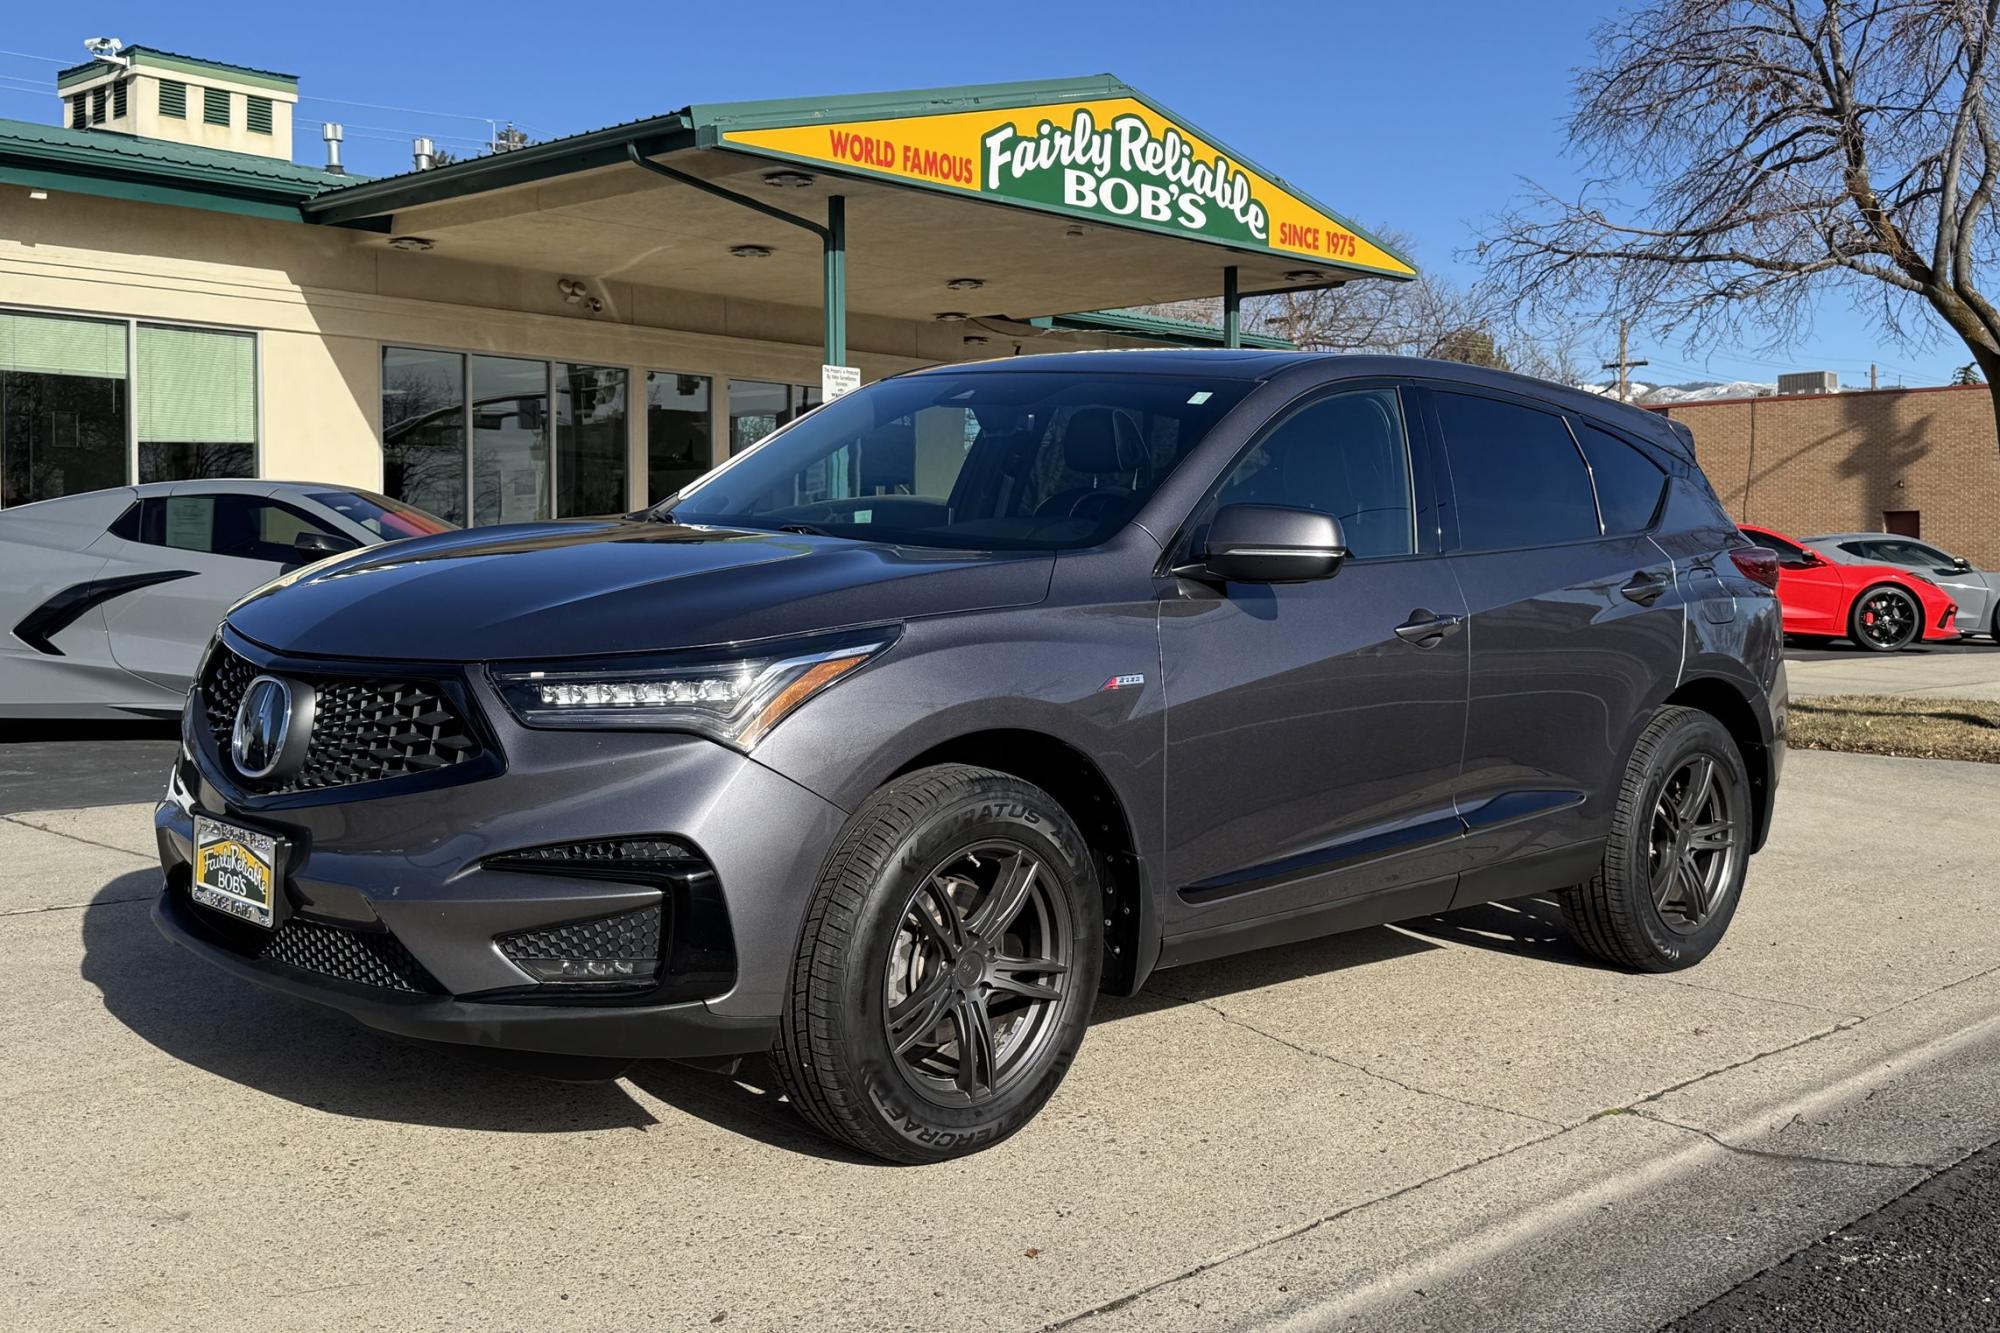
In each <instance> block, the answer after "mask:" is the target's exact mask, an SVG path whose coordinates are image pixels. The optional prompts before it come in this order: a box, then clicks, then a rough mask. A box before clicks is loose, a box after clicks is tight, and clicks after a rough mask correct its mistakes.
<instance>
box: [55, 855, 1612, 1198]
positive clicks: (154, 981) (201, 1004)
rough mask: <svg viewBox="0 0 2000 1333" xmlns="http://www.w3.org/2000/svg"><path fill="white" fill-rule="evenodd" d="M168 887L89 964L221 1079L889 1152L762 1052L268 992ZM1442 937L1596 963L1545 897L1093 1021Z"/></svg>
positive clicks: (787, 1147) (1188, 982)
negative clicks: (554, 1054) (163, 906)
mask: <svg viewBox="0 0 2000 1333" xmlns="http://www.w3.org/2000/svg"><path fill="white" fill-rule="evenodd" d="M158 884H159V876H158V875H157V873H155V872H152V871H139V872H135V873H133V874H129V875H123V876H120V877H119V878H118V879H116V880H113V881H112V882H111V883H109V884H107V885H106V886H105V887H104V888H103V889H102V890H100V891H99V892H98V894H97V895H96V897H95V898H94V899H93V900H92V903H91V906H90V908H89V910H87V911H85V912H84V913H83V964H82V969H81V970H82V975H83V978H84V980H86V981H88V982H89V983H90V984H92V985H93V986H95V987H96V988H97V990H98V992H99V993H100V994H101V995H102V996H103V1000H104V1007H105V1010H106V1011H107V1012H108V1013H109V1014H110V1015H111V1016H112V1017H113V1018H115V1019H117V1020H118V1021H119V1022H121V1023H123V1024H124V1025H125V1026H126V1027H127V1028H128V1029H130V1030H131V1031H132V1032H134V1033H135V1034H137V1035H138V1036H139V1037H141V1038H143V1039H144V1040H146V1041H147V1042H149V1043H150V1044H152V1045H153V1046H154V1047H156V1048H158V1049H159V1050H161V1051H163V1052H165V1053H166V1054H168V1055H170V1056H172V1057H173V1058H175V1059H177V1060H182V1061H185V1062H186V1063H188V1064H191V1065H193V1066H195V1067H196V1068H199V1069H203V1070H206V1071H208V1072H209V1073H211V1074H214V1075H216V1076H218V1077H220V1078H226V1079H228V1080H230V1081H231V1082H234V1083H239V1084H242V1085H244V1086H246V1087H251V1088H255V1089H257V1090H258V1091H260V1092H264V1093H268V1094H269V1095H271V1096H273V1097H281V1098H283V1099H285V1100H287V1101H290V1102H294V1103H296V1104H298V1105H300V1106H310V1107H313V1108H314V1109H316V1110H321V1111H326V1112H329V1113H330V1114H334V1115H345V1116H356V1117H361V1118H366V1119H371V1120H383V1121H389V1122H394V1123H401V1124H412V1125H427V1126H435V1127H439V1128H450V1129H473V1130H490V1131H505V1132H515V1133H565V1132H572V1131H580V1130H600V1129H615V1128H643V1127H646V1126H649V1125H652V1124H654V1123H657V1122H656V1119H655V1117H654V1116H653V1114H652V1112H651V1111H650V1110H649V1109H648V1108H647V1107H646V1106H645V1105H644V1104H642V1103H641V1102H640V1101H639V1100H638V1099H636V1098H635V1097H634V1096H633V1095H632V1092H631V1091H630V1090H629V1088H636V1089H638V1090H640V1091H642V1092H644V1093H646V1094H649V1095H650V1096H652V1097H656V1098H658V1099H659V1100H660V1101H661V1102H663V1103H665V1104H666V1105H668V1106H671V1107H673V1108H674V1109H675V1110H677V1111H679V1112H681V1113H682V1114H685V1115H688V1116H691V1117H693V1118H695V1119H698V1120H701V1121H704V1122H706V1123H708V1124H711V1125H714V1126H716V1127H718V1128H721V1129H724V1130H727V1131H729V1132H730V1133H733V1134H740V1135H742V1136H743V1137H745V1138H748V1139H752V1140H755V1141H757V1142H759V1143H762V1144H765V1145H768V1146H770V1147H773V1148H776V1149H779V1150H780V1151H783V1152H788V1153H797V1154H800V1155H803V1156H810V1157H818V1158H822V1159H825V1160H829V1161H837V1162H848V1163H856V1164H864V1163H874V1159H872V1158H867V1157H863V1156H861V1155H859V1154H857V1153H854V1152H851V1151H849V1150H847V1149H845V1148H843V1147H841V1146H839V1145H837V1144H835V1143H833V1142H831V1141H829V1140H827V1139H825V1138H822V1137H821V1136H820V1135H819V1134H817V1133H816V1132H815V1131H813V1130H812V1129H810V1128H809V1127H808V1126H807V1125H806V1124H805V1123H804V1122H803V1121H802V1120H800V1119H799V1118H798V1116H796V1115H795V1114H794V1113H793V1112H792V1109H791V1107H790V1106H789V1105H788V1104H787V1103H786V1101H785V1099H784V1095H783V1093H782V1092H781V1091H779V1088H778V1083H777V1079H776V1078H775V1076H774V1075H773V1073H772V1071H771V1067H770V1063H769V1061H768V1059H767V1058H765V1057H764V1056H761V1055H759V1056H750V1057H746V1058H745V1059H744V1060H743V1061H742V1062H741V1064H740V1065H739V1066H738V1067H737V1068H736V1069H734V1070H731V1071H729V1072H726V1073H725V1072H717V1071H715V1070H711V1069H706V1068H698V1067H695V1066H692V1065H685V1064H681V1063H678V1062H675V1061H668V1060H646V1061H640V1062H639V1063H637V1064H635V1065H633V1066H632V1067H631V1068H630V1069H629V1070H628V1071H626V1074H625V1078H624V1081H617V1080H610V1079H605V1080H600V1081H595V1082H562V1081H557V1080H555V1079H552V1078H546V1077H541V1076H539V1075H537V1074H536V1073H534V1072H533V1071H532V1070H524V1069H519V1068H509V1067H505V1065H504V1064H501V1065H496V1064H495V1063H494V1061H493V1060H492V1059H491V1058H490V1057H487V1056H485V1055H484V1054H461V1053H459V1052H457V1051H455V1050H453V1049H452V1048H451V1047H448V1046H439V1045H433V1044H410V1043H405V1042H402V1041H398V1040H396V1039H394V1038H391V1037H388V1036H385V1035H383V1034H380V1033H376V1032H374V1031H372V1030H370V1029H367V1028H364V1027H362V1026H360V1025H359V1024H356V1023H353V1022H351V1021H349V1020H348V1019H346V1018H343V1017H342V1016H340V1015H339V1014H337V1013H334V1012H332V1011H328V1010H322V1009H319V1008H318V1007H316V1006H313V1005H310V1004H307V1003H305V1002H304V1001H299V1000H293V999H289V998H287V997H283V996H279V995H274V994H272V993H270V992H267V991H264V990H260V989H259V988H257V987H255V986H253V985H251V984H249V983H248V982H245V981H241V980H239V979H237V978H235V977H232V976H228V975H225V974H223V973H220V972H218V971H216V970H215V969H214V968H211V967H209V966H208V965H206V964H205V963H203V962H202V961H201V960H200V959H198V958H196V957H195V956H194V955H193V954H191V953H189V952H187V951H185V950H183V949H180V948H177V947H175V946H174V945H173V944H172V943H170V942H169V941H167V940H165V939H163V938H162V937H161V936H160V934H159V932H158V931H157V930H156V929H154V927H153V923H152V920H151V918H150V915H149V905H150V903H151V901H152V897H153V894H154V893H155V892H156V890H157V887H158ZM1437 941H1449V942H1451V943H1458V944H1469V945H1472V946H1474V947H1478V948H1488V949H1498V950H1500V951H1502V952H1507V953H1515V954H1526V955H1531V956H1535V957H1541V958H1547V959H1551V960H1553V961H1560V962H1566V963H1576V964H1579V965H1583V966H1595V964H1594V963H1593V962H1592V961H1591V960H1590V959H1588V958H1586V957H1585V956H1584V955H1583V954H1582V953H1581V952H1580V951H1579V950H1577V948H1576V947H1575V945H1574V944H1573V943H1571V942H1570V937H1569V933H1568V930H1567V927H1565V926H1564V925H1563V924H1562V921H1561V918H1560V914H1559V912H1558V911H1557V909H1556V908H1555V905H1554V904H1553V903H1548V902H1545V901H1543V900H1536V899H1530V900H1524V901H1520V902H1514V903H1498V904H1491V905H1488V906H1483V907H1474V908H1468V909H1465V910H1463V911H1459V912H1451V913H1445V914H1442V915H1439V916H1434V917H1425V918H1422V919H1421V920H1417V921H1411V922H1405V923H1402V925H1400V926H1399V927H1395V928H1391V927H1376V928H1372V929H1368V930H1359V931H1353V932H1349V933H1346V934H1340V935H1329V936H1325V937H1323V938H1320V939H1314V940H1303V941H1300V942H1298V943H1295V944H1287V945H1281V946H1278V947H1275V948H1270V949H1260V950H1256V951H1254V952H1251V953H1243V954H1236V955H1232V956H1230V957H1227V958H1219V959H1215V960H1213V961H1210V962H1204V963H1196V964H1192V965H1189V966H1186V967H1179V968H1173V969H1171V970H1168V971H1164V972H1160V973H1158V974H1156V975H1155V976H1154V978H1153V979H1152V980H1151V981H1150V982H1149V983H1148V984H1147V986H1146V987H1145V988H1144V989H1143V990H1141V991H1140V992H1139V994H1137V995H1135V996H1130V997H1109V996H1107V997H1102V998H1100V999H1099V1001H1098V1004H1097V1006H1096V1012H1095V1013H1094V1015H1093V1017H1092V1020H1091V1021H1092V1025H1093V1026H1095V1025H1098V1024H1108V1023H1116V1022H1119V1021H1121V1020H1124V1019H1127V1018H1131V1017H1134V1016H1136V1015H1139V1014H1146V1013H1157V1012H1161V1011H1164V1010H1171V1009H1175V1008H1179V1007H1182V1006H1185V1005H1190V1004H1202V1003H1207V1002H1210V1001H1214V1000H1217V999H1221V998H1224V997H1226V996H1229V995H1233V994H1237V993H1240V992H1243V991H1248V990H1254V989H1258V988H1262V987H1267V986H1272V985H1278V984H1282V983H1284V982H1287V981H1295V980H1300V979H1303V978H1306V977H1313V976H1323V975H1326V974H1329V973H1333V972H1339V971H1344V970H1347V969H1351V968H1363V967H1370V966H1374V965H1377V964H1380V963H1385V962H1389V961H1392V960H1395V959H1398V958H1405V957H1409V956H1412V955H1415V954H1419V953H1423V952H1426V951H1429V950H1434V949H1437V948H1440V947H1442V945H1441V944H1440V943H1438V942H1437ZM628 1084H629V1088H628Z"/></svg>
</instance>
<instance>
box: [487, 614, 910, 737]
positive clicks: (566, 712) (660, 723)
mask: <svg viewBox="0 0 2000 1333" xmlns="http://www.w3.org/2000/svg"><path fill="white" fill-rule="evenodd" d="M895 640H896V631H895V630H894V629H893V628H878V629H873V630H868V631H864V632H861V633H852V634H841V635H828V636H821V637H818V638H813V639H793V640H789V641H786V642H784V643H781V644H772V645H758V644H749V645H745V647H744V648H743V649H742V650H741V651H739V652H730V651H726V650H725V651H720V652H701V653H661V654H655V655H650V656H646V657H605V658H597V659H595V660H591V661H575V662H545V663H529V664H515V663H509V664H507V665H506V666H495V667H491V668H489V669H488V670H489V674H490V675H491V677H492V680H493V686H494V688H495V689H497V690H498V691H499V692H500V697H501V698H502V699H504V700H505V701H506V703H507V707H508V708H509V709H510V710H511V711H512V712H513V714H514V716H515V717H517V718H519V719H520V720H521V723H522V725H523V726H529V727H542V728H558V729H560V728H571V727H576V728H594V729H600V730H657V731H693V732H699V733H700V734H702V735H704V736H710V737H713V738H714V739H716V740H719V741H721V742H723V743H724V744H726V745H733V746H735V747H736V748H737V749H740V750H748V749H750V748H752V747H753V746H755V745H756V744H757V742H758V741H760V740H762V739H763V738H764V737H765V736H766V735H767V734H768V733H769V732H770V730H771V728H773V727H775V726H777V725H778V723H780V722H782V721H784V719H785V718H786V717H787V716H788V715H790V714H791V713H792V712H793V711H794V710H796V709H797V708H798V707H799V705H800V704H803V703H804V702H805V701H806V700H808V699H810V698H812V697H813V696H814V695H815V694H818V693H819V692H820V691H821V690H823V689H825V688H826V687H827V686H829V685H831V684H833V682H835V681H836V680H839V679H840V678H841V677H842V676H845V675H847V674H848V673H849V672H851V671H853V670H855V669H856V668H858V667H860V666H862V665H864V664H865V663H866V662H868V661H869V659H871V658H873V657H874V656H875V655H876V654H877V653H880V652H882V651H883V650H884V649H886V648H887V647H888V646H889V645H890V644H892V643H894V642H895Z"/></svg>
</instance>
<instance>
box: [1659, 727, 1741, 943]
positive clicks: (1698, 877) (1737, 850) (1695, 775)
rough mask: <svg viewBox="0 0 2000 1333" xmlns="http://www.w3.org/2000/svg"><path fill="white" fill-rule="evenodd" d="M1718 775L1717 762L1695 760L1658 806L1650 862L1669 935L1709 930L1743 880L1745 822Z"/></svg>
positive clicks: (1666, 788) (1665, 789)
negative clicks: (1724, 900)
mask: <svg viewBox="0 0 2000 1333" xmlns="http://www.w3.org/2000/svg"><path fill="white" fill-rule="evenodd" d="M1718 772H1719V765H1718V764H1717V762H1716V760H1715V759H1714V758H1713V757H1712V756H1710V755H1707V754H1703V753H1695V754H1692V755H1690V756H1688V759H1687V762H1685V763H1683V764H1682V765H1681V766H1680V767H1679V768H1678V769H1676V770H1675V771H1674V772H1673V774H1672V775H1671V776H1669V777H1668V778H1667V780H1666V782H1665V783H1664V784H1663V785H1662V786H1661V787H1660V795H1659V799H1658V800H1657V801H1655V802H1654V804H1653V820H1652V826H1651V829H1650V830H1649V841H1650V843H1651V847H1652V853H1651V857H1650V859H1649V862H1648V879H1649V881H1650V882H1651V884H1652V890H1653V904H1654V906H1656V907H1658V908H1659V910H1660V919H1661V921H1662V922H1663V923H1664V924H1665V925H1666V927H1667V929H1669V930H1671V931H1674V932H1675V933H1677V934H1681V935H1688V934H1692V933H1693V932H1695V931H1697V930H1700V929H1701V928H1702V926H1703V925H1705V924H1707V922H1708V920H1709V918H1710V917H1712V916H1714V915H1715V912H1716V910H1717V908H1719V907H1720V906H1721V905H1722V898H1723V895H1725V894H1727V893H1728V892H1730V891H1731V886H1732V885H1734V884H1735V883H1736V882H1737V881H1738V880H1739V879H1740V878H1741V877H1740V876H1739V875H1737V874H1736V869H1737V866H1736V862H1737V859H1738V858H1739V857H1741V855H1742V845H1743V839H1742V836H1741V835H1740V833H1739V832H1738V829H1739V827H1740V824H1741V821H1740V818H1739V816H1738V814H1737V812H1736V811H1735V810H1734V809H1732V808H1731V806H1732V804H1733V803H1734V799H1735V794H1734V789H1733V788H1732V787H1731V785H1730V784H1729V783H1727V782H1718V781H1717V780H1716V777H1717V774H1718Z"/></svg>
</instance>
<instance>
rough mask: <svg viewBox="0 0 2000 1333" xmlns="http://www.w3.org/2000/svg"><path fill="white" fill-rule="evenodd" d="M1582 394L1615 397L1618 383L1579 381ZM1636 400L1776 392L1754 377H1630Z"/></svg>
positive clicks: (1693, 399) (1696, 400)
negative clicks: (1662, 380) (1680, 380)
mask: <svg viewBox="0 0 2000 1333" xmlns="http://www.w3.org/2000/svg"><path fill="white" fill-rule="evenodd" d="M1576 387H1577V388H1579V389H1582V390H1583V391H1584V392H1585V393H1601V394H1605V395H1607V396H1615V395H1616V394H1617V392H1618V386H1617V385H1616V384H1615V383H1614V384H1579V385H1577V386H1576ZM1629 388H1630V391H1631V394H1632V401H1633V402H1635V403H1652V404H1658V403H1702V402H1708V401H1710V400H1712V399H1716V398H1763V397H1768V396H1769V395H1771V394H1774V393H1776V392H1777V391H1778V386H1777V385H1775V384H1760V383H1758V382H1757V381H1755V380H1731V381H1729V382H1728V383H1727V384H1723V383H1720V382H1717V381H1696V382H1695V383H1692V384H1641V383H1640V382H1639V381H1638V380H1633V381H1632V382H1631V384H1630V386H1629Z"/></svg>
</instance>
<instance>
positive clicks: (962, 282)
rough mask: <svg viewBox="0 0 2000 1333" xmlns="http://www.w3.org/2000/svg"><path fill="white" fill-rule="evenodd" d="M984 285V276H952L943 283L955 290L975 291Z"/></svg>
mask: <svg viewBox="0 0 2000 1333" xmlns="http://www.w3.org/2000/svg"><path fill="white" fill-rule="evenodd" d="M985 285H986V279H984V278H953V279H952V280H951V281H950V282H947V283H946V284H945V286H947V287H949V288H951V289H952V290H953V291H955V292H976V291H978V290H979V289H980V288H981V287H984V286H985Z"/></svg>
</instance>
